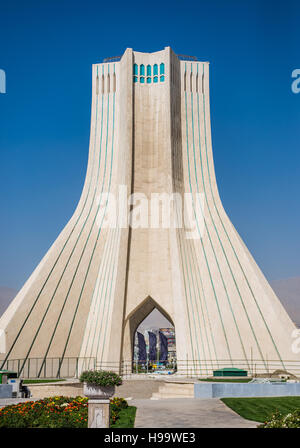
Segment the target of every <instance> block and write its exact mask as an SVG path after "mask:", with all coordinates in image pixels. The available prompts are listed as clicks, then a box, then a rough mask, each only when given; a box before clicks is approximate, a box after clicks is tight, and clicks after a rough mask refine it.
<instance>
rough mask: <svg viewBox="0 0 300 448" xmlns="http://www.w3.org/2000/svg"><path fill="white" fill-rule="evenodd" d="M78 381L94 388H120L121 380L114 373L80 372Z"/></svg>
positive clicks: (100, 371)
mask: <svg viewBox="0 0 300 448" xmlns="http://www.w3.org/2000/svg"><path fill="white" fill-rule="evenodd" d="M79 380H80V381H81V382H82V383H90V384H93V385H94V386H102V387H109V386H121V384H122V378H121V377H120V376H119V375H117V374H116V373H115V372H110V371H108V370H86V371H85V372H82V374H81V375H80V378H79Z"/></svg>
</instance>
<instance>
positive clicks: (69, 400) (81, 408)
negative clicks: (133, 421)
mask: <svg viewBox="0 0 300 448" xmlns="http://www.w3.org/2000/svg"><path fill="white" fill-rule="evenodd" d="M110 403H111V418H110V424H111V425H114V424H116V422H117V421H118V419H119V415H120V413H121V411H122V410H123V409H126V408H127V407H128V403H127V401H126V400H124V399H123V398H113V399H111V400H110ZM87 419H88V399H87V398H85V397H76V398H73V397H63V396H58V397H50V398H45V399H43V400H38V401H27V402H23V403H19V404H15V405H10V406H6V407H4V408H2V409H0V428H87Z"/></svg>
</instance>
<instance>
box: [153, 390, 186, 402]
mask: <svg viewBox="0 0 300 448" xmlns="http://www.w3.org/2000/svg"><path fill="white" fill-rule="evenodd" d="M162 398H194V396H190V395H180V394H174V393H171V392H168V393H160V392H153V394H152V396H151V400H159V399H162Z"/></svg>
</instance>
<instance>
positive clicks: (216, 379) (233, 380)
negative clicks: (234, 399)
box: [199, 378, 252, 383]
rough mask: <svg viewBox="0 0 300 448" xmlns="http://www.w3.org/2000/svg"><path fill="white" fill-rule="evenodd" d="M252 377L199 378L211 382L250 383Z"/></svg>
mask: <svg viewBox="0 0 300 448" xmlns="http://www.w3.org/2000/svg"><path fill="white" fill-rule="evenodd" d="M251 380H252V378H237V379H234V378H229V379H226V378H211V379H210V378H199V381H208V382H210V383H249V381H251Z"/></svg>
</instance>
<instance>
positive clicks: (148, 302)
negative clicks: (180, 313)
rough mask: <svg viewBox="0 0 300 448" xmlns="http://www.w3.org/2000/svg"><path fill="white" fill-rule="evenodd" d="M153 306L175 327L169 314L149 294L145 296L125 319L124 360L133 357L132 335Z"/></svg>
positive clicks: (126, 360)
mask: <svg viewBox="0 0 300 448" xmlns="http://www.w3.org/2000/svg"><path fill="white" fill-rule="evenodd" d="M155 308H156V309H157V310H158V311H159V312H160V313H161V314H162V315H163V316H164V317H165V318H166V319H167V320H168V321H169V322H170V323H171V324H172V326H173V327H175V325H174V322H173V319H172V317H171V316H170V314H169V313H168V312H167V311H166V310H165V309H164V308H163V307H162V306H161V305H159V303H157V302H156V301H155V300H154V299H153V298H152V297H151V296H147V297H146V298H145V299H144V300H143V301H142V302H141V303H140V304H139V305H138V306H137V307H136V308H135V309H134V310H132V311H131V313H130V314H129V315H128V316H127V318H126V320H125V325H124V333H125V341H124V346H123V360H124V361H125V362H128V361H129V360H132V359H133V356H132V355H133V350H134V335H135V332H136V330H137V328H138V327H139V325H140V324H141V322H143V320H145V319H146V317H147V316H149V314H150V313H151V312H152V311H153V310H154V309H155ZM175 332H176V330H175Z"/></svg>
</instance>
